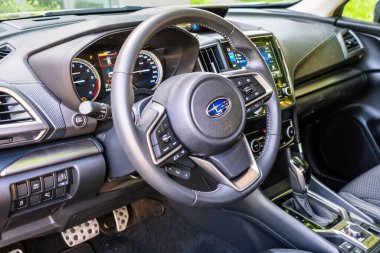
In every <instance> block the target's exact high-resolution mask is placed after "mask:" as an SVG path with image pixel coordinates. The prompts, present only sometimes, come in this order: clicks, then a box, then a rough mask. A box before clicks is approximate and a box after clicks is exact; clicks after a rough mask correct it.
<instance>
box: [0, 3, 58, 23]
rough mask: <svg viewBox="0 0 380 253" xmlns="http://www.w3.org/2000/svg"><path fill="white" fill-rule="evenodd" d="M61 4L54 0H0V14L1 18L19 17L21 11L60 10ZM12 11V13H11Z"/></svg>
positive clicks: (42, 11)
mask: <svg viewBox="0 0 380 253" xmlns="http://www.w3.org/2000/svg"><path fill="white" fill-rule="evenodd" d="M61 8H62V7H61V5H60V4H59V3H58V2H57V1H54V0H52V1H51V0H26V1H17V0H0V16H1V19H8V18H12V17H13V16H14V17H15V18H16V17H20V15H19V14H16V13H23V12H40V11H41V13H44V12H46V11H50V10H60V9H61ZM12 13H14V14H12Z"/></svg>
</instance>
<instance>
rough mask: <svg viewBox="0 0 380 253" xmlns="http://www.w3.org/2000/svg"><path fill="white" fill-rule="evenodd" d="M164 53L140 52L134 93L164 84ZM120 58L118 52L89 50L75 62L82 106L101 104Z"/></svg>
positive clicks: (73, 67)
mask: <svg viewBox="0 0 380 253" xmlns="http://www.w3.org/2000/svg"><path fill="white" fill-rule="evenodd" d="M161 51H162V50H160V49H155V50H149V49H144V50H141V51H140V54H139V56H138V58H137V60H136V63H135V68H134V72H133V86H134V88H135V89H146V90H154V89H156V88H157V86H158V85H159V84H160V83H161V82H162V80H163V76H164V68H163V64H162V61H163V57H162V52H161ZM117 55H118V50H117V49H114V48H112V49H110V48H96V49H92V50H90V51H89V50H86V51H84V52H82V53H81V54H79V55H78V56H76V57H75V58H74V59H73V60H72V63H71V77H72V82H73V85H74V87H75V90H76V92H77V95H78V97H79V98H80V100H81V101H82V102H83V101H95V100H96V101H101V100H103V99H104V98H106V97H107V96H108V95H109V93H110V92H111V89H112V83H111V80H112V75H113V68H114V66H115V63H116V58H117Z"/></svg>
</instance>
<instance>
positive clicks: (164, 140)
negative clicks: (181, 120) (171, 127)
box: [161, 132, 172, 144]
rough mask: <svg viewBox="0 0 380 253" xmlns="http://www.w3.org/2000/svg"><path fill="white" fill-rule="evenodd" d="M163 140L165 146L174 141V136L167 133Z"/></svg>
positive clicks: (162, 137)
mask: <svg viewBox="0 0 380 253" xmlns="http://www.w3.org/2000/svg"><path fill="white" fill-rule="evenodd" d="M161 140H162V142H163V143H164V144H168V143H169V142H171V141H172V136H171V134H170V132H165V133H164V134H163V135H162V136H161Z"/></svg>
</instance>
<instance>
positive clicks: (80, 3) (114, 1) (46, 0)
mask: <svg viewBox="0 0 380 253" xmlns="http://www.w3.org/2000/svg"><path fill="white" fill-rule="evenodd" d="M288 2H290V3H292V2H297V0H0V20H6V19H15V18H22V17H31V16H41V15H44V14H45V13H47V12H54V11H67V10H69V11H70V10H82V9H83V10H84V9H108V8H125V7H126V6H168V5H200V4H225V5H233V4H252V5H256V4H270V3H288Z"/></svg>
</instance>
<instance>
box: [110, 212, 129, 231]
mask: <svg viewBox="0 0 380 253" xmlns="http://www.w3.org/2000/svg"><path fill="white" fill-rule="evenodd" d="M113 217H114V218H115V223H116V227H115V228H116V231H117V232H122V231H124V230H125V229H126V228H127V226H128V220H129V213H128V208H127V207H126V206H123V207H120V208H118V209H116V210H113Z"/></svg>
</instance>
